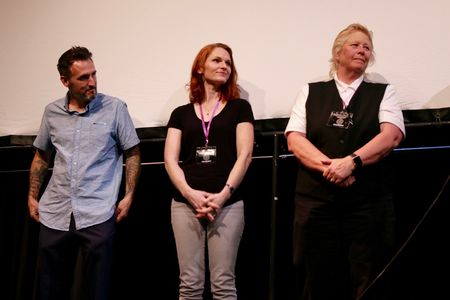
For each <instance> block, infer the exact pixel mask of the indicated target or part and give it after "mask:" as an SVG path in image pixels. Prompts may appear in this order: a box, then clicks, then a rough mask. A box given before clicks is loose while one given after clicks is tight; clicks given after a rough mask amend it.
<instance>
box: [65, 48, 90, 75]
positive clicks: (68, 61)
mask: <svg viewBox="0 0 450 300" xmlns="http://www.w3.org/2000/svg"><path fill="white" fill-rule="evenodd" d="M77 60H91V61H92V53H91V51H89V50H88V49H87V48H85V47H80V46H73V47H72V48H70V49H69V50H67V51H66V52H64V53H63V54H62V55H61V57H60V58H59V60H58V65H57V68H58V72H59V75H61V76H64V77H70V67H71V66H72V64H73V63H74V62H75V61H77Z"/></svg>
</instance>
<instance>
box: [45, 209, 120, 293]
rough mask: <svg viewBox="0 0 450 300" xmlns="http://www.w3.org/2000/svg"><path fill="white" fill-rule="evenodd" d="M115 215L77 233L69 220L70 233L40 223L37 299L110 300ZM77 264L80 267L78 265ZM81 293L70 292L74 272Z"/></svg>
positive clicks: (72, 222) (72, 220)
mask: <svg viewBox="0 0 450 300" xmlns="http://www.w3.org/2000/svg"><path fill="white" fill-rule="evenodd" d="M115 226H116V224H115V218H114V216H113V217H112V218H110V219H109V220H108V221H106V222H104V223H101V224H98V225H94V226H91V227H88V228H84V229H80V230H76V229H75V223H74V219H73V217H72V219H71V224H70V229H69V231H60V230H54V229H51V228H48V227H46V226H44V225H42V224H41V228H40V234H39V257H38V274H39V292H38V294H39V295H40V300H65V299H71V297H72V295H73V294H78V295H79V297H80V298H81V299H87V300H90V299H95V300H103V299H104V300H109V299H110V298H111V297H110V296H111V295H110V288H111V271H112V251H113V237H114V234H115ZM78 264H79V265H78ZM76 266H77V269H78V266H79V267H80V269H81V272H77V273H79V275H81V277H80V278H79V282H80V285H79V286H80V287H81V290H80V291H75V292H74V291H72V288H73V286H74V275H75V269H76Z"/></svg>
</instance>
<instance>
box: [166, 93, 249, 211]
mask: <svg viewBox="0 0 450 300" xmlns="http://www.w3.org/2000/svg"><path fill="white" fill-rule="evenodd" d="M242 122H250V123H253V122H254V117H253V112H252V109H251V106H250V103H248V101H246V100H244V99H234V100H230V101H228V102H227V103H226V105H225V107H224V108H223V109H222V111H221V112H220V113H219V114H217V115H216V116H215V117H214V118H213V119H212V123H211V127H210V130H209V144H208V145H209V146H214V147H216V151H217V157H216V162H215V163H211V164H199V163H197V161H196V150H197V147H204V146H205V143H206V140H205V134H204V132H203V127H202V120H201V119H199V118H198V117H197V115H196V114H195V109H194V105H193V104H192V103H189V104H186V105H182V106H179V107H177V108H176V109H175V110H174V111H173V112H172V115H171V116H170V119H169V122H168V124H167V127H169V128H170V127H172V128H177V129H179V130H181V131H182V136H181V149H180V158H179V159H180V161H181V163H180V167H181V169H182V170H183V171H184V175H185V177H186V181H187V183H188V184H189V186H191V187H192V188H194V189H199V190H204V191H207V192H211V193H218V192H220V191H221V190H222V189H223V187H224V186H225V184H226V180H227V178H228V175H229V174H230V171H231V169H232V168H233V166H234V163H235V162H236V159H237V153H236V127H237V125H238V124H239V123H242ZM205 125H206V126H208V122H206V123H205ZM174 199H175V200H176V201H180V202H185V203H188V202H187V200H186V199H184V198H183V196H181V194H180V193H179V192H178V191H176V192H175V195H174ZM241 199H242V195H240V193H239V189H237V190H236V192H235V193H234V194H233V195H232V197H231V198H230V199H229V200H228V201H227V202H226V204H225V205H229V204H231V203H234V202H236V201H237V200H241Z"/></svg>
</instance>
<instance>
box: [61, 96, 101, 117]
mask: <svg viewBox="0 0 450 300" xmlns="http://www.w3.org/2000/svg"><path fill="white" fill-rule="evenodd" d="M99 101H100V100H99V94H98V93H97V95H96V96H95V99H93V100H92V101H90V102H89V103H88V104H87V105H86V110H85V111H84V112H81V113H79V112H76V111H70V110H69V92H67V94H66V98H65V100H64V108H65V109H66V111H67V112H68V113H71V114H73V113H76V114H80V115H82V114H85V113H87V112H88V111H89V110H90V109H92V108H94V107H95V105H96V104H97V102H99Z"/></svg>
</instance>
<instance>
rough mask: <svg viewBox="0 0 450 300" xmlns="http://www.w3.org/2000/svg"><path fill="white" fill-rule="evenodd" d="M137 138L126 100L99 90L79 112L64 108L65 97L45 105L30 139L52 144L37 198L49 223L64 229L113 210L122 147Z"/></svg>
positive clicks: (42, 218)
mask: <svg viewBox="0 0 450 300" xmlns="http://www.w3.org/2000/svg"><path fill="white" fill-rule="evenodd" d="M138 143H139V138H138V136H137V134H136V129H135V128H134V125H133V122H132V120H131V117H130V115H129V113H128V109H127V106H126V104H125V102H123V101H121V100H120V99H117V98H114V97H111V96H107V95H104V94H100V93H99V94H97V97H96V98H95V99H94V100H92V101H91V102H90V103H89V104H88V105H87V107H86V111H85V112H83V113H77V112H70V111H69V110H68V99H67V97H64V98H61V99H59V100H56V101H54V102H52V103H50V104H49V105H47V106H46V108H45V111H44V114H43V117H42V122H41V126H40V129H39V133H38V135H37V137H36V139H35V141H34V143H33V145H34V146H35V147H36V148H38V149H41V150H50V149H55V150H56V153H55V161H54V167H53V173H52V176H51V178H50V181H49V183H48V185H47V187H46V189H45V191H44V194H43V195H42V197H41V199H40V200H39V218H40V221H41V223H42V224H44V225H45V226H47V227H50V228H53V229H57V230H63V231H68V230H69V225H70V215H71V214H72V213H73V216H74V218H75V224H76V228H77V229H82V228H85V227H88V226H92V225H96V224H99V223H102V222H104V221H106V220H108V219H109V218H111V217H112V216H113V215H114V211H115V204H116V202H117V197H118V194H119V188H120V184H121V180H122V170H123V150H127V149H129V148H131V147H133V146H135V145H137V144H138Z"/></svg>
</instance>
